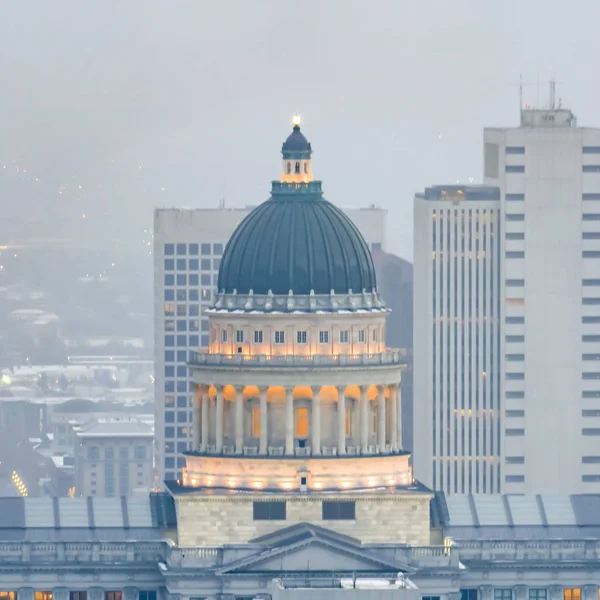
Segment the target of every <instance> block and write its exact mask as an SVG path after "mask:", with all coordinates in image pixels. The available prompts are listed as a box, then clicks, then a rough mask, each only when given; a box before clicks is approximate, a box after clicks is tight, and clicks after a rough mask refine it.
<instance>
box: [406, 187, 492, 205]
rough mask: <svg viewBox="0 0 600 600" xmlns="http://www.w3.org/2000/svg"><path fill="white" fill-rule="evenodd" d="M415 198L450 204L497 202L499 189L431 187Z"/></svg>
mask: <svg viewBox="0 0 600 600" xmlns="http://www.w3.org/2000/svg"><path fill="white" fill-rule="evenodd" d="M416 197H417V198H421V199H423V200H448V201H452V202H459V201H462V200H466V201H471V202H473V201H477V202H481V201H498V200H500V188H498V187H494V186H489V185H473V184H468V185H461V184H447V185H433V186H430V187H427V188H425V191H424V192H422V193H419V194H416Z"/></svg>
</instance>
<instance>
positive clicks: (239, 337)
mask: <svg viewBox="0 0 600 600" xmlns="http://www.w3.org/2000/svg"><path fill="white" fill-rule="evenodd" d="M235 341H236V342H237V343H238V344H241V343H242V342H243V341H244V330H243V329H238V330H237V331H236V332H235Z"/></svg>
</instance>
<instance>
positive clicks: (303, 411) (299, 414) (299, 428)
mask: <svg viewBox="0 0 600 600" xmlns="http://www.w3.org/2000/svg"><path fill="white" fill-rule="evenodd" d="M296 437H308V408H297V409H296Z"/></svg>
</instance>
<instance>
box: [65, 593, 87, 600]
mask: <svg viewBox="0 0 600 600" xmlns="http://www.w3.org/2000/svg"><path fill="white" fill-rule="evenodd" d="M69 600H87V592H69Z"/></svg>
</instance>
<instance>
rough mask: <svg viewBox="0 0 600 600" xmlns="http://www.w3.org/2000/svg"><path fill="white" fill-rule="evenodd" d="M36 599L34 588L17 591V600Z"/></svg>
mask: <svg viewBox="0 0 600 600" xmlns="http://www.w3.org/2000/svg"><path fill="white" fill-rule="evenodd" d="M34 597H35V590H34V589H33V588H30V587H27V588H19V590H18V591H17V598H18V599H19V600H21V598H22V599H23V600H33V599H34Z"/></svg>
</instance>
